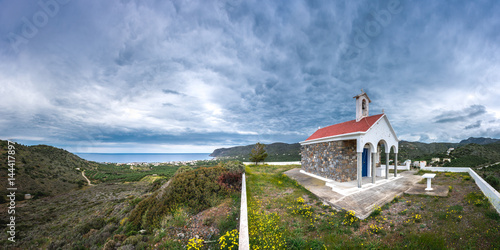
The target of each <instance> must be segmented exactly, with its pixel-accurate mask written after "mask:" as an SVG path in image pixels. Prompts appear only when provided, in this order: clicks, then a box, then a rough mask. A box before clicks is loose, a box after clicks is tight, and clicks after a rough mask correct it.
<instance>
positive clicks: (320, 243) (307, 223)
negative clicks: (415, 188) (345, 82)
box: [247, 166, 500, 249]
mask: <svg viewBox="0 0 500 250" xmlns="http://www.w3.org/2000/svg"><path fill="white" fill-rule="evenodd" d="M295 167H296V166H248V167H247V192H248V200H249V204H250V206H249V225H250V227H251V228H250V244H251V249H264V248H272V247H273V246H274V247H275V248H277V249H325V248H327V249H337V248H406V247H407V248H414V249H421V248H423V249H443V248H499V247H500V241H498V239H499V238H500V224H499V221H500V216H499V215H498V213H496V211H495V210H494V209H493V208H492V206H491V205H490V203H489V202H488V200H487V199H486V198H485V197H484V196H483V195H482V193H481V191H480V190H479V189H478V188H477V186H476V185H475V184H474V181H473V180H471V178H470V176H469V175H468V174H467V173H437V175H436V177H435V178H434V179H433V184H434V185H443V186H447V187H452V190H453V191H452V192H450V193H449V196H448V197H430V196H425V195H403V196H400V197H395V198H394V199H393V201H392V202H390V203H388V204H386V205H384V206H382V207H378V208H376V209H375V211H374V212H373V213H372V214H371V216H370V217H368V218H367V219H365V220H363V221H359V220H357V218H356V217H354V216H353V214H352V212H350V211H336V210H333V209H332V208H331V207H330V206H328V205H324V204H323V203H322V202H321V201H320V200H319V199H318V198H317V197H316V196H314V195H313V194H312V193H310V192H309V191H308V190H306V189H305V188H304V187H302V186H301V185H299V184H298V183H297V182H296V181H294V180H292V179H290V178H288V177H287V176H286V175H284V174H283V173H284V172H285V171H287V170H290V169H292V168H295ZM421 174H423V173H421ZM355 218H356V219H355ZM266 222H267V224H266Z"/></svg>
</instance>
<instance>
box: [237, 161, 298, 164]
mask: <svg viewBox="0 0 500 250" xmlns="http://www.w3.org/2000/svg"><path fill="white" fill-rule="evenodd" d="M243 164H245V165H254V164H255V162H243ZM264 164H267V165H300V161H277V162H259V165H264Z"/></svg>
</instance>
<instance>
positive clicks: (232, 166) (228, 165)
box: [219, 161, 245, 175]
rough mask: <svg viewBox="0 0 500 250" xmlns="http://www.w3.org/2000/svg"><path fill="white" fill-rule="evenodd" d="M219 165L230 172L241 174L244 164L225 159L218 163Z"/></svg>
mask: <svg viewBox="0 0 500 250" xmlns="http://www.w3.org/2000/svg"><path fill="white" fill-rule="evenodd" d="M219 165H220V166H221V167H223V168H225V169H227V170H228V171H229V172H231V173H235V174H240V175H241V174H242V173H243V172H245V165H244V164H243V163H242V162H241V161H226V162H221V163H219Z"/></svg>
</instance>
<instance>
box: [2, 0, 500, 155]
mask: <svg viewBox="0 0 500 250" xmlns="http://www.w3.org/2000/svg"><path fill="white" fill-rule="evenodd" d="M498 13H500V2H499V1H497V0H492V1H446V2H445V1H412V2H410V1H402V0H401V1H398V0H388V1H377V0H374V1H372V0H367V1H345V2H342V1H293V0H292V1H242V0H213V1H201V0H200V1H139V0H137V1H133V0H129V1H128V0H122V1H119V0H109V1H98V0H86V1H83V0H81V1H80V0H57V1H56V0H41V1H32V0H17V1H8V0H0V36H1V39H0V138H1V139H14V140H16V141H18V142H21V143H23V144H29V145H32V144H49V145H54V146H58V147H62V148H65V149H67V150H69V151H72V152H211V151H213V150H214V149H215V148H218V147H228V146H236V145H247V144H253V143H255V142H257V141H260V142H264V143H271V142H287V143H295V142H299V141H303V140H305V139H306V138H307V137H308V136H309V135H310V134H312V133H313V132H314V131H315V130H316V129H317V128H318V127H324V126H328V125H331V124H335V123H339V122H344V121H348V120H352V119H355V103H354V99H353V98H352V97H353V96H355V95H357V94H359V93H360V89H362V88H363V89H364V90H365V91H366V92H367V93H368V95H369V96H370V99H371V100H372V103H371V106H370V114H371V115H374V114H378V113H381V112H382V109H384V110H385V113H386V114H387V116H388V118H389V120H390V121H391V123H392V126H393V127H394V129H395V131H396V133H397V134H398V136H399V139H402V140H410V141H423V142H437V141H439V142H441V141H446V142H458V141H460V140H462V139H466V138H468V137H471V136H474V137H478V136H483V137H494V138H500V126H499V124H500V15H499V14H498Z"/></svg>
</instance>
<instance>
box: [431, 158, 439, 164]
mask: <svg viewBox="0 0 500 250" xmlns="http://www.w3.org/2000/svg"><path fill="white" fill-rule="evenodd" d="M440 160H441V159H439V158H432V159H431V163H434V162H439V161H440Z"/></svg>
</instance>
